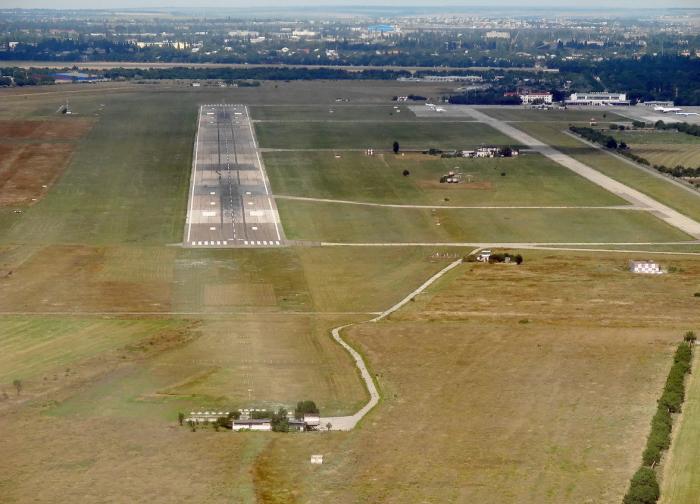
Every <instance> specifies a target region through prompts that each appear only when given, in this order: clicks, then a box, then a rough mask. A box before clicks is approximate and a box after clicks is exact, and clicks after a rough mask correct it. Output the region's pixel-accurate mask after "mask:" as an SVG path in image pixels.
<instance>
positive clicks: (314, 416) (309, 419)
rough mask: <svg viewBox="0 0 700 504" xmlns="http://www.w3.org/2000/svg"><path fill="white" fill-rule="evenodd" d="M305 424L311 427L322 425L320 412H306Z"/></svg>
mask: <svg viewBox="0 0 700 504" xmlns="http://www.w3.org/2000/svg"><path fill="white" fill-rule="evenodd" d="M304 425H305V426H306V427H307V428H309V427H311V428H314V427H318V426H319V425H321V416H320V415H319V414H318V413H304Z"/></svg>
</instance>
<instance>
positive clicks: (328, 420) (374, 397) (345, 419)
mask: <svg viewBox="0 0 700 504" xmlns="http://www.w3.org/2000/svg"><path fill="white" fill-rule="evenodd" d="M478 250H479V249H478V248H477V249H474V250H473V251H472V252H471V253H470V254H473V253H475V252H477V251H478ZM460 264H462V259H458V260H456V261H454V262H452V263H450V264H449V265H447V266H446V267H444V268H443V269H441V270H440V271H438V272H437V273H435V274H434V275H433V276H431V277H430V278H429V279H428V280H426V281H425V282H423V284H422V285H421V286H420V287H418V288H417V289H416V290H414V291H413V292H411V293H410V294H409V295H408V296H406V297H405V298H403V299H402V300H401V301H399V302H398V303H396V304H395V305H393V306H392V307H391V308H388V309H387V310H384V311H383V312H382V313H380V314H379V315H377V316H376V317H374V318H373V319H370V320H366V321H364V322H358V323H354V324H345V325H342V326H339V327H336V328H334V329H333V330H332V331H331V335H332V336H333V339H334V340H336V341H337V342H338V343H339V344H340V345H341V346H342V347H343V348H344V349H345V350H347V352H348V353H349V354H350V355H351V356H352V358H353V359H354V360H355V365H356V366H357V368H358V369H359V370H360V374H361V375H362V379H363V381H364V382H365V387H367V392H369V401H367V404H365V405H364V406H363V407H362V408H361V409H360V410H359V411H358V412H357V413H355V414H353V415H348V416H336V417H323V418H321V428H323V429H325V428H327V427H326V426H327V425H328V424H330V426H331V427H330V430H339V431H348V430H352V429H354V428H355V426H356V425H357V424H358V422H359V421H360V420H362V419H363V418H364V416H365V415H366V414H367V413H369V412H370V411H371V410H372V408H374V407H375V406H376V405H377V404H378V403H379V391H378V390H377V386H376V385H375V383H374V380H373V379H372V375H370V373H369V371H368V370H367V365H366V364H365V361H364V360H363V359H362V356H361V355H360V354H359V352H357V350H355V349H354V348H352V347H351V346H350V345H349V344H348V343H347V342H346V341H345V340H344V339H343V337H342V336H341V335H340V332H341V331H342V330H343V329H345V328H347V327H351V326H353V325H358V324H365V323H368V322H370V323H372V322H379V321H380V320H382V319H384V318H386V317H388V316H389V315H391V314H392V313H394V312H395V311H396V310H398V309H400V308H401V307H402V306H403V305H405V304H406V303H408V302H409V301H410V300H411V299H412V298H414V297H415V296H417V295H418V294H420V293H421V292H423V291H424V290H425V289H427V288H428V287H430V285H432V284H433V283H434V282H436V281H437V280H438V279H439V278H441V277H442V276H443V275H444V274H445V273H447V272H448V271H450V270H452V269H454V268H456V267H457V266H459V265H460Z"/></svg>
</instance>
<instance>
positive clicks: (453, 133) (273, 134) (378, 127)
mask: <svg viewBox="0 0 700 504" xmlns="http://www.w3.org/2000/svg"><path fill="white" fill-rule="evenodd" d="M255 131H256V132H257V136H258V142H259V144H260V147H262V148H273V149H367V148H369V147H372V148H374V149H378V150H391V148H392V145H393V143H394V141H397V142H399V144H400V145H401V147H402V148H403V149H421V150H423V149H425V150H427V149H430V148H436V149H468V148H470V147H478V146H480V145H482V144H488V145H512V144H513V141H512V140H511V139H510V138H508V137H507V136H505V135H502V134H501V133H499V132H497V131H496V130H494V129H493V128H491V127H490V126H486V125H485V124H481V123H478V122H473V121H472V122H447V121H441V122H415V123H413V122H412V123H398V122H368V123H360V122H351V123H337V122H329V121H316V122H301V123H293V124H292V123H284V122H258V123H255Z"/></svg>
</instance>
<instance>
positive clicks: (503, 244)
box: [320, 240, 700, 248]
mask: <svg viewBox="0 0 700 504" xmlns="http://www.w3.org/2000/svg"><path fill="white" fill-rule="evenodd" d="M567 245H569V246H582V247H586V246H594V245H608V246H610V245H612V246H635V245H700V241H698V240H688V241H673V242H354V243H353V242H320V246H321V247H477V246H478V247H479V248H485V247H503V248H526V247H530V248H532V247H550V246H551V247H560V246H567Z"/></svg>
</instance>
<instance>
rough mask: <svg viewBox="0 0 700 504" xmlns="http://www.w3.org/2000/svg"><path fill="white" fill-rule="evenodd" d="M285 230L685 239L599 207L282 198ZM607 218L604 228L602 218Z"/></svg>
mask: <svg viewBox="0 0 700 504" xmlns="http://www.w3.org/2000/svg"><path fill="white" fill-rule="evenodd" d="M277 206H278V209H279V212H280V215H281V217H282V222H283V224H284V230H285V233H286V235H287V237H289V238H293V239H297V240H312V241H327V242H343V243H365V242H367V243H372V242H394V243H410V242H428V243H430V242H437V243H440V242H467V243H470V242H471V243H484V242H496V243H501V242H506V243H508V242H511V243H512V242H648V241H684V240H689V239H690V238H689V237H688V236H686V235H685V234H684V233H682V232H680V231H678V230H676V229H675V228H672V227H670V226H668V225H666V224H664V223H662V222H661V221H659V220H657V219H656V218H655V217H653V216H652V215H650V214H647V213H646V212H640V211H634V210H599V209H592V210H591V209H548V210H540V209H535V210H533V209H503V210H494V209H489V210H477V209H444V208H442V209H433V210H428V209H416V208H387V207H363V206H356V205H342V204H336V203H318V202H308V201H291V200H283V199H281V200H278V201H277ZM601 222H605V226H604V227H603V228H601V226H600V223H601Z"/></svg>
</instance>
